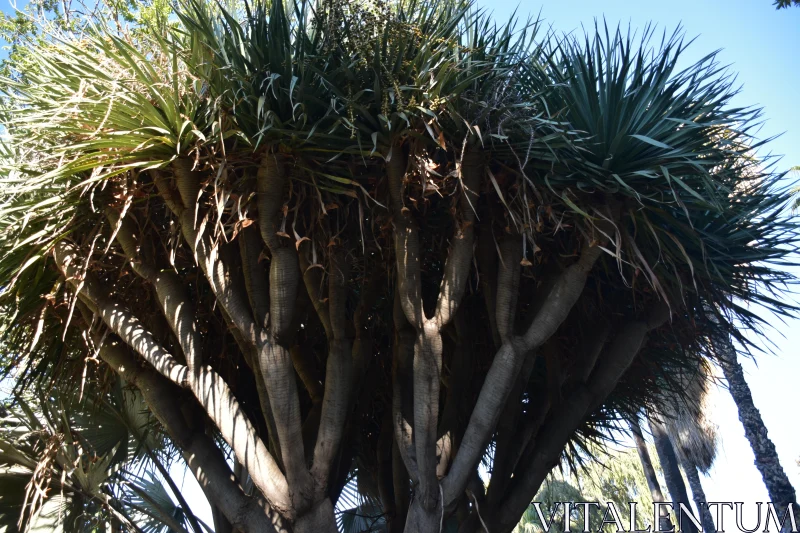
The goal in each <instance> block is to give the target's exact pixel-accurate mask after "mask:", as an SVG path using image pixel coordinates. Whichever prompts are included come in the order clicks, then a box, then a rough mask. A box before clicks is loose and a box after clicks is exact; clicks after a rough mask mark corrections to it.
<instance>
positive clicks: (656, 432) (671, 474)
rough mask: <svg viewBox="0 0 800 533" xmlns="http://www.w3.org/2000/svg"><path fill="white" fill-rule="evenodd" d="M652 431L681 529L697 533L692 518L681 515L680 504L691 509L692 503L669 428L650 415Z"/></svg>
mask: <svg viewBox="0 0 800 533" xmlns="http://www.w3.org/2000/svg"><path fill="white" fill-rule="evenodd" d="M650 431H651V432H652V433H653V441H654V442H655V445H656V453H658V461H659V462H660V463H661V470H662V471H663V472H664V480H665V481H666V483H667V490H668V491H669V495H670V498H671V499H672V504H673V505H674V509H675V515H676V516H677V518H678V524H679V527H680V530H681V531H685V532H687V533H697V528H696V527H695V526H694V524H693V523H692V522H691V520H690V519H689V518H688V517H685V516H683V517H682V516H681V514H682V513H681V512H680V504H681V503H682V504H684V505H685V506H686V507H687V508H688V509H691V504H690V503H689V494H688V493H687V492H686V484H685V483H684V482H683V476H682V475H681V467H680V463H679V462H678V454H677V453H675V447H674V446H673V445H672V440H671V439H670V438H669V434H667V428H666V427H665V426H664V424H663V423H662V422H661V421H659V420H657V419H655V418H654V417H650Z"/></svg>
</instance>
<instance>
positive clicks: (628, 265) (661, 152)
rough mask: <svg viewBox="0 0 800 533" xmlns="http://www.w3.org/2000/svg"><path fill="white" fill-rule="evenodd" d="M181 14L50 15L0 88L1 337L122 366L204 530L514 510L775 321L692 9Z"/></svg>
mask: <svg viewBox="0 0 800 533" xmlns="http://www.w3.org/2000/svg"><path fill="white" fill-rule="evenodd" d="M170 10H171V11H170V13H169V14H168V16H166V17H160V18H158V19H157V20H154V21H152V22H151V23H148V24H143V25H137V26H135V27H133V26H126V25H125V24H115V23H114V22H113V21H111V20H109V19H104V18H102V17H97V16H89V15H87V16H85V18H84V19H83V20H82V21H81V23H80V24H78V25H77V26H76V25H73V26H71V27H70V28H68V29H58V28H51V30H49V31H48V32H46V33H45V36H44V37H42V38H41V39H38V40H36V41H33V42H31V43H29V47H28V49H27V51H26V52H25V53H24V54H20V55H18V56H16V59H14V61H13V62H12V63H11V65H10V66H9V72H10V74H9V76H8V77H7V78H5V79H3V80H2V82H1V84H0V95H1V98H2V111H1V112H2V122H3V124H4V127H5V132H4V135H3V145H2V149H3V153H2V175H1V176H0V180H2V181H1V183H2V189H1V190H0V286H2V292H1V293H0V305H2V309H3V314H4V319H3V322H2V343H3V344H2V345H3V351H4V354H3V362H4V365H5V367H6V372H7V373H8V374H9V375H12V376H13V377H14V380H15V384H16V392H17V393H18V394H23V393H24V392H25V391H74V390H77V389H81V390H87V388H91V390H93V391H100V392H99V394H100V396H102V391H104V390H109V387H110V386H111V385H110V384H114V383H117V382H118V380H119V379H120V378H121V379H122V380H123V381H124V383H125V386H126V387H130V388H133V389H137V390H138V391H140V392H139V393H140V394H141V398H142V399H143V401H144V403H145V404H146V405H147V408H148V409H149V411H150V412H151V413H152V415H153V416H154V417H155V419H157V421H158V423H157V424H156V426H155V427H154V430H155V431H158V432H159V433H160V434H161V435H162V436H163V439H162V440H163V442H164V443H165V444H164V445H165V446H167V445H168V446H171V447H173V448H174V449H175V450H177V452H178V453H180V455H182V457H183V459H184V460H185V462H186V465H187V466H188V469H189V470H190V471H191V472H192V473H193V474H194V476H195V477H196V478H197V480H198V482H199V483H200V485H201V487H202V488H203V490H204V493H205V494H206V496H207V497H208V499H209V502H210V504H211V506H212V510H213V513H214V518H215V520H214V521H215V524H218V526H217V527H218V530H223V528H224V529H226V530H231V529H232V530H234V531H241V532H249V533H254V532H271V531H276V532H288V533H310V532H314V533H316V532H333V531H336V530H337V517H336V515H337V512H336V511H335V509H336V504H337V500H338V499H339V497H340V495H341V494H342V492H343V490H344V489H345V487H357V490H358V492H359V493H360V494H361V496H362V497H363V498H364V499H365V500H369V501H370V502H372V503H373V504H372V505H370V506H368V507H369V508H370V509H374V510H375V513H376V520H378V519H379V521H380V524H382V525H381V527H384V528H386V529H387V530H388V531H391V532H401V531H405V532H408V533H433V532H440V531H442V530H443V528H448V529H447V530H448V531H455V530H456V529H457V530H458V531H460V532H462V533H477V532H479V531H491V532H492V533H502V532H509V531H511V530H512V529H513V528H514V526H515V525H516V523H517V522H518V520H519V518H520V517H521V516H522V515H523V513H524V512H525V511H526V509H527V508H528V505H529V503H530V502H531V499H532V498H533V497H534V495H535V494H536V493H537V490H538V489H539V487H540V485H541V483H542V481H543V480H544V479H545V477H546V476H547V475H548V473H549V472H550V471H551V470H552V469H553V468H554V467H555V466H556V465H558V464H559V463H561V462H562V460H564V459H567V460H569V461H579V460H580V457H581V456H582V454H584V453H585V452H586V450H588V449H589V446H590V445H591V444H592V443H593V442H596V441H602V440H603V439H604V438H606V437H607V436H608V435H609V432H610V430H611V429H612V428H614V427H616V426H617V425H618V424H620V423H622V422H624V421H625V420H628V419H630V418H631V417H633V416H635V414H636V413H638V412H639V411H640V410H641V409H642V407H646V406H653V405H656V404H657V403H658V402H659V401H660V398H663V397H664V395H673V394H681V391H680V387H679V386H678V385H676V380H675V379H674V376H676V375H678V374H679V373H680V372H687V371H691V370H692V369H697V368H698V367H700V366H701V365H700V362H701V361H702V360H713V359H715V358H716V353H717V351H718V350H717V347H716V345H715V342H714V339H720V338H725V339H728V338H733V339H734V340H735V341H736V342H737V345H739V346H740V347H742V348H746V347H747V345H748V339H749V338H752V337H746V336H745V334H744V332H745V331H747V330H755V331H761V329H763V328H762V326H763V325H762V324H761V322H760V319H759V318H758V316H757V315H756V314H754V312H753V311H752V310H751V305H760V306H763V307H766V308H768V309H770V310H772V311H774V312H776V313H779V314H790V313H792V312H793V308H791V306H789V305H788V304H785V303H783V302H782V299H781V291H783V290H784V288H785V287H786V285H787V284H789V283H791V282H792V278H791V276H790V274H788V273H787V272H786V271H785V265H786V264H787V263H788V261H789V260H790V258H789V251H790V249H791V245H792V243H793V242H794V240H795V239H796V236H797V232H796V230H797V224H798V222H797V220H796V219H792V217H790V216H786V210H785V207H786V205H787V204H788V203H790V202H791V194H790V188H787V187H785V186H784V185H783V181H781V180H782V178H783V176H782V175H781V174H780V173H777V172H776V171H775V170H774V168H773V166H772V165H771V162H770V161H769V160H764V159H761V158H760V157H759V155H758V154H759V153H760V147H761V145H762V142H761V141H759V140H758V139H756V138H755V137H754V135H753V130H754V128H755V126H756V125H757V123H758V120H759V116H760V111H759V110H758V109H755V108H738V107H735V106H733V105H732V104H731V99H732V97H733V96H734V95H735V94H736V88H735V87H734V86H733V80H732V77H731V76H730V75H729V74H728V73H727V72H726V71H725V70H724V69H722V68H721V67H720V66H719V65H718V64H717V62H716V60H715V56H714V55H713V54H711V55H709V56H707V57H705V58H703V59H702V60H700V61H699V62H697V63H694V64H691V63H687V64H685V65H684V60H683V55H682V53H683V51H684V49H685V48H686V46H687V43H686V42H685V41H684V39H683V36H682V34H681V33H680V31H678V32H675V33H673V34H670V33H665V34H664V35H663V36H662V35H661V34H656V32H655V31H654V30H653V29H652V28H648V29H645V30H644V31H643V32H641V33H640V34H638V35H636V34H630V33H629V34H626V33H624V32H621V31H619V30H614V29H609V28H607V27H603V26H600V27H597V28H595V29H594V30H592V31H591V32H589V33H587V34H586V35H584V36H581V37H576V36H558V35H551V34H545V33H544V32H542V31H539V25H538V24H537V23H534V22H528V23H518V22H516V21H515V20H513V19H512V20H511V21H509V23H508V24H505V25H499V24H496V23H495V22H493V20H492V19H491V18H490V17H489V16H488V15H487V14H485V13H483V12H481V11H480V10H476V9H475V8H474V6H472V5H471V4H470V3H468V2H461V1H455V0H402V1H397V2H388V1H382V0H375V1H363V2H346V1H343V0H316V1H314V0H309V1H305V0H303V1H301V0H297V1H295V2H291V1H289V2H283V1H280V0H273V1H270V0H253V1H245V2H240V3H238V4H230V5H227V4H224V3H223V4H215V3H205V2H201V1H199V0H198V1H194V0H180V1H179V2H177V3H176V4H175V5H174V6H172V7H171V8H170ZM139 393H137V394H139ZM481 465H483V466H481ZM482 476H483V477H482ZM484 478H485V479H486V480H488V481H486V482H485V481H484ZM53 483H55V481H54V482H53ZM53 486H54V485H53ZM47 487H48V486H47V483H44V484H43V485H42V487H41V489H42V490H43V491H44V493H47ZM50 490H51V492H52V491H54V490H57V489H55V488H53V487H50ZM348 490H349V489H348ZM40 499H41V498H40ZM104 502H106V500H103V501H101V502H99V503H98V504H97V505H98V506H101V507H102V506H103V505H107V502H106V503H104ZM366 507H367V506H365V508H366ZM373 523H377V521H373ZM126 527H127V526H125V522H118V523H117V526H116V528H117V529H118V530H121V529H125V528H126ZM187 527H191V525H187ZM197 533H199V532H197Z"/></svg>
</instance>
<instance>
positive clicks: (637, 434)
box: [628, 415, 670, 529]
mask: <svg viewBox="0 0 800 533" xmlns="http://www.w3.org/2000/svg"><path fill="white" fill-rule="evenodd" d="M628 424H629V426H630V428H631V435H632V436H633V441H634V443H635V444H636V453H637V454H638V455H639V462H640V463H641V465H642V472H643V473H644V477H645V479H646V480H647V487H648V488H649V489H650V497H651V498H652V500H653V502H654V503H655V502H663V501H664V493H663V492H662V491H661V484H660V483H659V481H658V475H657V474H656V468H655V465H654V464H653V460H652V459H651V457H650V451H649V450H648V449H647V442H646V441H645V439H644V434H643V433H642V428H641V426H640V425H639V418H638V415H634V416H632V417H630V418H629V419H628ZM659 520H661V521H662V522H663V523H662V525H661V527H662V529H670V527H669V525H668V524H667V523H666V522H668V521H669V513H668V512H667V511H666V509H662V513H661V516H660V518H659Z"/></svg>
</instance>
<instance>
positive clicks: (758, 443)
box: [717, 337, 800, 523]
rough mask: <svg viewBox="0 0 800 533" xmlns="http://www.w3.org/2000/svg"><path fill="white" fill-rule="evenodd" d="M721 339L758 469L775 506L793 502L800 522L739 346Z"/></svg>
mask: <svg viewBox="0 0 800 533" xmlns="http://www.w3.org/2000/svg"><path fill="white" fill-rule="evenodd" d="M721 339H722V340H720V341H718V343H717V349H718V351H719V362H720V366H721V367H722V371H723V373H724V375H725V381H727V382H728V391H730V393H731V396H732V397H733V401H734V403H736V408H737V409H738V411H739V420H740V421H741V423H742V426H743V427H744V435H745V437H747V440H748V441H749V442H750V447H751V448H752V450H753V455H755V465H756V468H758V471H759V473H760V474H761V478H762V479H763V480H764V485H766V487H767V493H768V494H769V498H770V501H772V503H774V504H775V506H776V508H780V509H782V510H785V509H786V508H787V506H788V505H789V504H791V505H792V506H793V509H794V512H795V517H796V518H795V520H796V521H797V522H798V523H800V506H798V504H797V494H796V493H795V489H794V487H793V486H792V484H791V482H790V481H789V478H788V477H787V476H786V472H785V471H784V470H783V466H782V465H781V462H780V459H779V458H778V452H777V450H776V449H775V445H774V444H773V443H772V440H770V438H769V436H768V435H767V427H766V426H765V425H764V420H762V418H761V413H760V412H759V411H758V409H757V408H756V406H755V403H754V402H753V395H752V394H751V393H750V387H749V386H748V384H747V381H746V380H745V377H744V371H743V370H742V365H741V364H740V363H739V360H738V355H737V353H736V349H735V347H734V346H733V343H732V342H731V341H730V339H729V338H728V337H722V338H721Z"/></svg>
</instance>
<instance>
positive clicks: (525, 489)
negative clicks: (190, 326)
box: [493, 302, 670, 531]
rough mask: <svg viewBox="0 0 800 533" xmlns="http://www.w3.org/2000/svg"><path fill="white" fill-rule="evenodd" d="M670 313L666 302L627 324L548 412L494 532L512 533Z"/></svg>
mask: <svg viewBox="0 0 800 533" xmlns="http://www.w3.org/2000/svg"><path fill="white" fill-rule="evenodd" d="M669 315H670V313H669V309H668V307H667V306H666V304H664V303H663V302H657V303H656V304H655V305H654V307H653V308H652V309H651V310H650V313H649V315H648V316H647V317H646V318H645V319H644V320H633V321H631V322H628V323H627V324H625V325H624V326H623V327H622V328H621V329H620V331H619V332H618V333H617V335H616V337H615V338H614V340H613V341H612V343H611V345H610V346H609V347H608V350H607V352H606V353H605V355H604V357H602V358H601V359H600V360H599V361H598V363H597V365H596V366H595V369H594V371H593V372H592V374H591V375H590V377H589V379H588V380H587V382H586V383H585V384H578V385H577V386H576V387H575V389H574V391H573V392H572V393H571V394H570V396H569V397H568V398H567V399H566V400H565V401H564V403H562V404H561V405H560V406H558V408H556V409H554V411H553V412H551V413H550V415H549V416H548V419H547V421H546V422H545V425H544V426H543V427H542V430H541V431H540V432H539V435H541V437H540V438H537V439H536V440H535V441H531V443H530V445H529V447H528V450H526V451H525V453H524V456H523V459H522V460H521V464H523V465H524V470H523V471H522V472H520V475H519V476H515V478H514V482H513V483H512V484H511V486H510V487H509V490H508V492H507V494H506V497H505V498H504V499H503V502H504V503H503V505H501V506H500V508H499V510H498V511H497V513H496V516H495V520H494V522H495V526H494V527H493V530H497V531H510V530H511V529H513V527H514V525H515V523H516V522H515V520H514V518H513V517H515V516H520V515H521V514H522V513H523V512H524V510H525V508H526V507H527V506H528V504H529V503H530V501H531V500H532V499H533V497H534V496H535V493H536V491H537V490H538V488H539V486H540V485H541V483H542V481H543V480H544V478H545V477H546V476H547V473H548V472H549V471H550V469H551V468H552V467H553V466H554V465H555V463H556V462H557V461H558V458H559V457H560V455H561V451H562V450H563V449H564V446H565V445H566V443H567V442H568V441H569V439H570V437H571V436H572V434H573V433H574V432H575V430H577V429H578V427H579V426H580V424H581V422H582V421H583V420H584V419H585V418H586V416H587V415H589V414H590V413H592V412H593V411H594V410H596V409H597V408H598V407H599V406H600V405H601V404H602V403H603V401H605V399H606V398H607V397H608V395H609V394H610V393H611V391H613V389H614V387H615V386H616V385H617V383H618V382H619V380H620V378H621V377H622V376H623V374H624V373H625V371H626V370H627V369H628V367H629V366H630V365H631V363H632V362H633V360H634V358H635V357H636V354H637V353H638V352H639V350H640V348H641V347H642V345H643V344H644V343H645V339H646V336H647V333H648V332H649V331H651V330H653V329H655V328H658V327H660V326H662V325H663V324H664V323H665V322H666V321H667V320H669ZM514 513H518V514H516V515H515V514H514Z"/></svg>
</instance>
